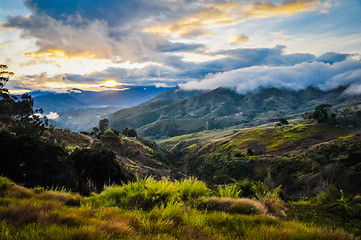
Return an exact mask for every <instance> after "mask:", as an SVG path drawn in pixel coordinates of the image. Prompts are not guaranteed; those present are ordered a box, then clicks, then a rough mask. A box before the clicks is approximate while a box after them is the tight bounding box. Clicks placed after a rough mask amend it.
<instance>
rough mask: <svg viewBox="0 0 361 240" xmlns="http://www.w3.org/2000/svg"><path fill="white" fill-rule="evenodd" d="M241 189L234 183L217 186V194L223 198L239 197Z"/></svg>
mask: <svg viewBox="0 0 361 240" xmlns="http://www.w3.org/2000/svg"><path fill="white" fill-rule="evenodd" d="M240 193H241V190H239V189H238V187H237V186H236V185H228V186H223V187H222V186H219V187H218V195H219V196H220V197H224V198H239V196H240Z"/></svg>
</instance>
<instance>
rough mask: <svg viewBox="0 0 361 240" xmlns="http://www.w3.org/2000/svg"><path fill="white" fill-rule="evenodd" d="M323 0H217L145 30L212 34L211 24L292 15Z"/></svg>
mask: <svg viewBox="0 0 361 240" xmlns="http://www.w3.org/2000/svg"><path fill="white" fill-rule="evenodd" d="M320 4H321V3H320V1H319V0H288V1H283V2H282V3H281V4H276V3H273V2H271V1H251V3H248V4H244V3H240V2H232V1H231V2H228V1H223V2H216V3H210V4H205V5H203V6H202V5H201V6H202V7H201V8H200V9H199V10H198V11H196V12H194V13H191V14H189V15H188V16H186V17H184V18H182V19H180V20H176V21H173V22H170V23H167V24H162V25H159V26H152V27H148V28H145V29H144V31H145V32H151V33H160V34H173V33H177V34H179V35H180V36H188V35H190V34H189V33H193V35H195V34H199V35H203V34H209V31H208V30H207V28H206V27H208V26H227V25H232V24H236V23H239V22H241V21H244V20H245V19H255V18H269V17H274V16H285V17H290V16H292V15H295V14H297V13H300V12H307V11H315V10H316V9H317V7H318V6H320Z"/></svg>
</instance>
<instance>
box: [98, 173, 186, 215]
mask: <svg viewBox="0 0 361 240" xmlns="http://www.w3.org/2000/svg"><path fill="white" fill-rule="evenodd" d="M99 197H100V198H101V199H102V201H103V202H104V204H105V205H106V206H118V207H124V208H129V209H144V210H150V209H151V208H153V207H154V206H160V205H161V204H164V205H167V203H168V202H172V201H177V200H179V199H180V196H179V191H178V187H177V185H176V184H175V183H174V182H171V181H168V180H161V181H156V180H154V179H153V178H152V177H148V178H145V179H138V180H137V181H136V182H130V183H128V184H124V185H122V186H115V185H113V186H109V187H105V188H104V191H103V192H102V193H101V194H100V195H99Z"/></svg>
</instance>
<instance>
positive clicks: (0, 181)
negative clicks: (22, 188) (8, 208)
mask: <svg viewBox="0 0 361 240" xmlns="http://www.w3.org/2000/svg"><path fill="white" fill-rule="evenodd" d="M14 185H15V183H14V182H13V181H11V180H10V179H8V178H6V177H2V176H0V191H6V190H9V189H10V188H11V187H12V186H14Z"/></svg>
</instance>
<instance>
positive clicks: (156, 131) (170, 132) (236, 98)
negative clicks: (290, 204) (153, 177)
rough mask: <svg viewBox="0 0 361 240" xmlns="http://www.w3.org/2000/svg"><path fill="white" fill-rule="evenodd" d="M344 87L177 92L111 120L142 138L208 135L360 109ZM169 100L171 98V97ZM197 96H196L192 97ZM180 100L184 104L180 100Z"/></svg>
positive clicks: (119, 112)
mask: <svg viewBox="0 0 361 240" xmlns="http://www.w3.org/2000/svg"><path fill="white" fill-rule="evenodd" d="M345 89H346V88H345V87H339V88H337V89H333V90H331V91H327V92H324V91H321V90H319V89H316V88H312V87H308V88H307V89H304V90H300V91H297V92H296V91H291V90H287V89H276V88H259V89H257V90H255V91H254V92H249V93H247V94H243V95H242V94H239V93H237V92H235V91H233V90H231V89H225V88H218V89H215V90H213V91H210V92H206V93H201V94H199V92H197V95H194V96H188V97H185V98H183V96H186V95H187V94H183V95H182V94H180V93H179V91H178V92H173V93H172V92H171V93H164V94H168V95H166V96H168V97H165V98H159V100H157V101H156V99H158V98H156V99H153V100H152V101H150V102H147V103H144V104H141V105H139V106H136V107H133V108H128V109H123V110H120V111H118V112H115V113H113V114H111V115H110V116H109V120H110V125H111V127H112V128H115V129H118V130H119V129H123V128H125V127H130V128H135V129H136V130H137V131H138V132H139V133H140V135H142V136H146V137H149V138H153V139H162V138H167V137H172V136H177V135H182V134H187V133H194V132H198V131H203V130H211V129H224V128H227V127H232V126H237V127H239V128H244V127H252V126H258V125H261V124H266V123H273V122H277V121H278V119H280V118H285V117H286V118H289V119H297V118H300V117H301V115H302V114H303V113H305V112H307V111H313V110H314V108H315V107H316V106H317V105H320V104H324V103H327V104H331V105H332V106H333V107H334V111H336V112H337V111H339V110H340V109H341V108H343V107H345V106H348V107H353V106H356V107H357V106H359V105H360V103H361V96H360V95H358V96H355V95H353V96H351V95H347V94H344V93H343V91H344V90H345ZM172 94H173V97H170V96H169V95H172ZM192 94H195V93H194V92H192V93H190V95H192ZM179 96H181V97H182V98H181V99H177V97H179Z"/></svg>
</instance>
